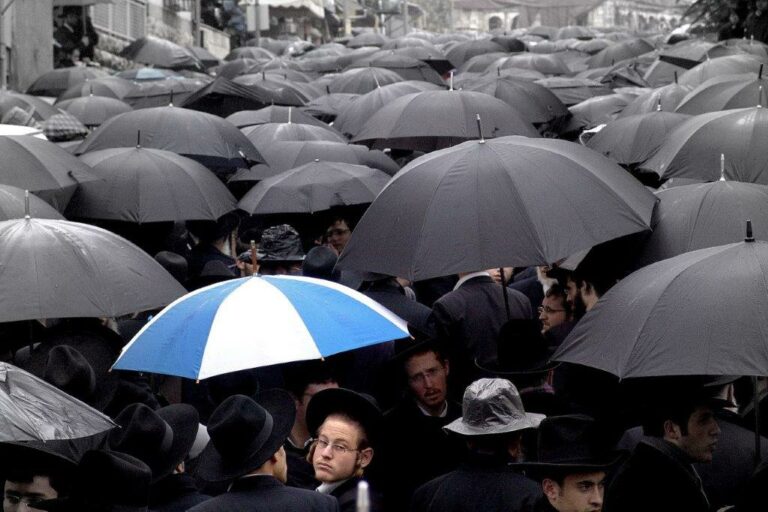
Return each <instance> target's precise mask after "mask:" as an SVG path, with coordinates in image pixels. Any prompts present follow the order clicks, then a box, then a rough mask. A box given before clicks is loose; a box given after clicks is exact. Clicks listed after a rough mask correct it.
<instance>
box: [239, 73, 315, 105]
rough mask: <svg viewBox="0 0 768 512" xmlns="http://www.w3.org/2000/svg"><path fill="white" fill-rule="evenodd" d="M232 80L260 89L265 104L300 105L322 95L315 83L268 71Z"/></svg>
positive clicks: (247, 86)
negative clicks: (297, 80)
mask: <svg viewBox="0 0 768 512" xmlns="http://www.w3.org/2000/svg"><path fill="white" fill-rule="evenodd" d="M232 81H233V82H234V83H235V84H238V85H241V86H245V87H246V88H250V89H256V90H258V91H259V93H260V96H261V97H262V98H263V99H264V102H265V104H270V103H276V104H278V105H286V106H293V107H298V106H301V105H304V104H305V103H307V102H308V101H310V100H311V99H313V98H316V97H317V96H319V95H320V91H319V90H318V89H316V88H315V87H314V84H308V83H305V82H294V81H292V80H288V79H285V78H284V77H283V76H282V75H280V76H278V75H274V74H267V73H266V72H262V73H252V74H248V75H240V76H238V77H235V78H234V79H233V80H232Z"/></svg>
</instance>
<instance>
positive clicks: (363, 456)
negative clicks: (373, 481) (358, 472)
mask: <svg viewBox="0 0 768 512" xmlns="http://www.w3.org/2000/svg"><path fill="white" fill-rule="evenodd" d="M372 460H373V448H366V449H364V450H360V467H361V468H366V467H368V465H369V464H370V463H371V461H372Z"/></svg>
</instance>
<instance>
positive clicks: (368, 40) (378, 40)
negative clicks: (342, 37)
mask: <svg viewBox="0 0 768 512" xmlns="http://www.w3.org/2000/svg"><path fill="white" fill-rule="evenodd" d="M388 41H389V38H388V37H387V36H385V35H383V34H379V33H378V32H363V33H362V34H359V35H356V36H355V37H353V38H352V39H350V40H349V42H348V43H347V48H360V47H361V46H379V47H381V46H383V45H384V44H386V43H387V42H388Z"/></svg>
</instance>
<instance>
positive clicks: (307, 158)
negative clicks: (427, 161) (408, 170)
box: [264, 140, 400, 176]
mask: <svg viewBox="0 0 768 512" xmlns="http://www.w3.org/2000/svg"><path fill="white" fill-rule="evenodd" d="M264 158H265V159H266V161H267V164H268V165H269V167H270V169H271V170H272V172H274V173H275V174H276V173H280V172H283V171H287V170H288V169H293V168H294V167H298V166H300V165H304V164H307V163H309V162H313V161H315V160H320V161H321V162H322V161H325V162H344V163H348V164H358V165H367V166H369V167H374V168H376V169H380V170H382V171H384V172H385V173H387V174H389V175H390V176H392V175H394V174H395V173H396V172H397V171H398V170H399V169H400V168H399V167H398V165H397V164H396V163H395V162H394V160H392V159H391V158H390V157H388V156H387V155H385V154H384V153H382V152H381V151H378V150H372V151H369V150H368V148H366V147H364V146H358V145H356V144H343V143H341V142H329V141H320V140H317V141H304V142H293V141H291V142H282V141H280V142H275V143H273V144H271V145H270V146H269V147H266V148H264Z"/></svg>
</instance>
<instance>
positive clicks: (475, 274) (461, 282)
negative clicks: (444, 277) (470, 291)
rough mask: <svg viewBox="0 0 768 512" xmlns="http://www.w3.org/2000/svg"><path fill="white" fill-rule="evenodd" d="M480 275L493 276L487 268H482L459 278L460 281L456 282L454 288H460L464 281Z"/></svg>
mask: <svg viewBox="0 0 768 512" xmlns="http://www.w3.org/2000/svg"><path fill="white" fill-rule="evenodd" d="M480 276H488V277H491V274H489V273H488V272H486V271H485V270H481V271H480V272H471V273H469V274H467V275H465V276H464V277H461V278H459V280H458V282H457V283H456V286H454V287H453V289H454V290H458V289H459V286H461V285H463V284H464V283H466V282H467V281H469V280H470V279H473V278H475V277H480Z"/></svg>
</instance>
